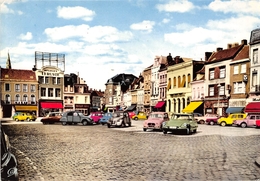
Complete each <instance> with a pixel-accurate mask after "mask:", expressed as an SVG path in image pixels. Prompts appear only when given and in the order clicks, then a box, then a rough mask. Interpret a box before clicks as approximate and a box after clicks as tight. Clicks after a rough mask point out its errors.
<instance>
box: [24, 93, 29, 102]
mask: <svg viewBox="0 0 260 181" xmlns="http://www.w3.org/2000/svg"><path fill="white" fill-rule="evenodd" d="M23 101H24V102H28V96H27V95H26V94H24V95H23Z"/></svg>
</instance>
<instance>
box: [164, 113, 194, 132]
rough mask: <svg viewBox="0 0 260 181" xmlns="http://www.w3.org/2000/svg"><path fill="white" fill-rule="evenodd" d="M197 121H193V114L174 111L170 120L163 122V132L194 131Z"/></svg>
mask: <svg viewBox="0 0 260 181" xmlns="http://www.w3.org/2000/svg"><path fill="white" fill-rule="evenodd" d="M197 128H198V123H197V121H195V119H194V117H193V114H186V113H174V114H173V115H172V116H171V118H170V120H169V121H167V122H164V123H163V127H162V130H163V134H167V133H168V132H172V133H174V132H178V131H185V133H187V134H191V133H196V132H197Z"/></svg>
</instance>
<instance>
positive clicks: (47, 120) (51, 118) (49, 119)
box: [41, 112, 62, 124]
mask: <svg viewBox="0 0 260 181" xmlns="http://www.w3.org/2000/svg"><path fill="white" fill-rule="evenodd" d="M61 116H62V113H61V112H49V113H48V114H47V115H46V116H45V117H43V118H42V119H41V122H42V123H43V124H54V123H60V118H61Z"/></svg>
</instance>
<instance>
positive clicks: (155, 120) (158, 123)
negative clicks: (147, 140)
mask: <svg viewBox="0 0 260 181" xmlns="http://www.w3.org/2000/svg"><path fill="white" fill-rule="evenodd" d="M165 121H169V116H168V113H166V112H152V113H150V116H149V118H148V119H147V120H145V121H144V123H143V131H146V130H147V129H152V130H162V124H163V122H165Z"/></svg>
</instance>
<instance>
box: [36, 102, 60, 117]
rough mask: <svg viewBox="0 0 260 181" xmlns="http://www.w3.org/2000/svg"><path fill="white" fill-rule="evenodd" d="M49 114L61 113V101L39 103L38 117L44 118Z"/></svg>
mask: <svg viewBox="0 0 260 181" xmlns="http://www.w3.org/2000/svg"><path fill="white" fill-rule="evenodd" d="M49 112H63V104H62V101H40V104H39V116H40V117H43V116H46V115H47V114H48V113H49Z"/></svg>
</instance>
